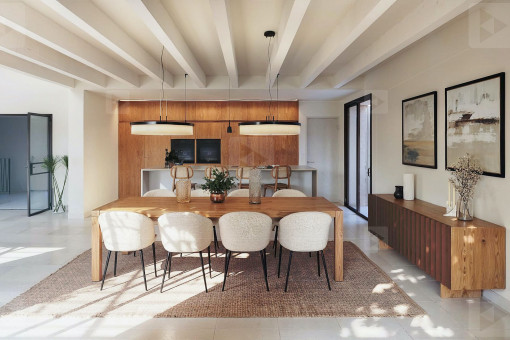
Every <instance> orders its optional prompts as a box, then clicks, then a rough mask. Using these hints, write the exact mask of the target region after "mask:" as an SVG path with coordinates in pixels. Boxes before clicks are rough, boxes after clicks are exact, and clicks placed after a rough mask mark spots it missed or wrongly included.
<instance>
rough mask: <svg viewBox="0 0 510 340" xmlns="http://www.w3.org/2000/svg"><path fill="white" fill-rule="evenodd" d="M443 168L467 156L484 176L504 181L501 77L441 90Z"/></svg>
mask: <svg viewBox="0 0 510 340" xmlns="http://www.w3.org/2000/svg"><path fill="white" fill-rule="evenodd" d="M445 120H446V127H445V134H446V143H445V147H446V152H445V156H446V168H447V169H451V166H452V164H453V163H455V162H456V161H457V159H459V158H460V157H462V156H464V155H466V154H467V153H469V154H470V155H472V156H473V157H474V158H475V159H477V160H478V161H480V164H481V166H482V168H483V171H484V173H483V174H484V175H487V176H494V177H505V73H504V72H502V73H498V74H494V75H491V76H488V77H484V78H480V79H476V80H473V81H470V82H467V83H463V84H459V85H455V86H451V87H448V88H446V89H445Z"/></svg>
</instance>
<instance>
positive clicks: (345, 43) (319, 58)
mask: <svg viewBox="0 0 510 340" xmlns="http://www.w3.org/2000/svg"><path fill="white" fill-rule="evenodd" d="M395 2H396V0H380V1H379V2H377V3H376V4H375V6H374V5H373V2H371V1H357V2H356V3H355V4H354V5H353V8H352V9H351V10H350V11H349V12H348V13H346V15H345V16H344V18H342V20H340V23H339V24H338V25H337V26H336V28H335V29H334V30H333V31H332V32H331V34H329V36H328V37H327V39H326V41H325V42H324V43H323V44H322V46H321V47H320V48H319V50H318V51H317V52H316V53H315V54H314V56H313V57H312V59H310V62H309V63H308V65H307V66H306V67H305V68H304V70H303V72H302V73H301V88H305V87H307V86H308V85H310V84H311V83H312V82H313V81H314V80H315V79H316V78H317V77H318V76H319V75H320V74H321V73H322V72H323V71H324V70H325V69H326V68H327V67H328V66H329V65H331V63H333V62H334V61H335V60H336V59H337V58H338V57H340V56H341V55H342V53H344V52H345V51H346V50H347V48H348V47H349V46H351V45H352V43H353V42H355V41H356V40H357V39H358V38H359V37H360V36H361V35H362V34H363V33H364V32H365V31H366V30H367V29H368V28H369V27H370V26H372V24H373V23H374V22H375V21H376V20H377V19H379V18H380V17H381V16H382V15H383V14H384V13H386V11H387V10H388V9H389V8H390V7H391V6H393V4H395Z"/></svg>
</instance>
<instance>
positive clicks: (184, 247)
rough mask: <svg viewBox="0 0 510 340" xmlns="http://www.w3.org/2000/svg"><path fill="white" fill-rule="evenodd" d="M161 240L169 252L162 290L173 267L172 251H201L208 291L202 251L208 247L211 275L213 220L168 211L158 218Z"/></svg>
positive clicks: (161, 290)
mask: <svg viewBox="0 0 510 340" xmlns="http://www.w3.org/2000/svg"><path fill="white" fill-rule="evenodd" d="M158 224H159V230H160V233H161V242H162V243H163V247H164V248H165V250H166V251H167V252H168V253H167V258H166V263H165V269H164V272H163V279H162V281H161V289H160V292H163V285H164V283H165V276H166V271H167V268H168V279H170V272H171V269H172V253H181V254H182V253H199V254H200V262H201V264H202V275H203V277H204V286H205V292H206V293H207V281H206V279H205V269H204V259H203V256H202V251H203V250H205V249H207V256H208V259H209V275H211V248H210V245H211V242H212V240H213V229H212V222H211V220H210V219H208V218H206V217H204V216H201V215H198V214H194V213H190V212H175V213H168V214H164V215H162V216H160V217H159V218H158Z"/></svg>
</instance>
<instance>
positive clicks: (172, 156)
mask: <svg viewBox="0 0 510 340" xmlns="http://www.w3.org/2000/svg"><path fill="white" fill-rule="evenodd" d="M178 162H179V157H177V153H176V152H175V150H170V152H168V149H166V154H165V167H166V168H171V167H173V166H174V165H175V163H178Z"/></svg>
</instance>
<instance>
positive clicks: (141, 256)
mask: <svg viewBox="0 0 510 340" xmlns="http://www.w3.org/2000/svg"><path fill="white" fill-rule="evenodd" d="M140 260H142V272H143V282H144V283H145V290H147V278H146V277H145V263H144V262H143V250H141V249H140Z"/></svg>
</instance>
